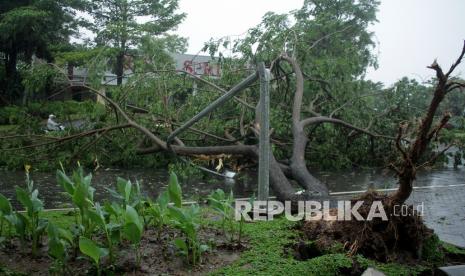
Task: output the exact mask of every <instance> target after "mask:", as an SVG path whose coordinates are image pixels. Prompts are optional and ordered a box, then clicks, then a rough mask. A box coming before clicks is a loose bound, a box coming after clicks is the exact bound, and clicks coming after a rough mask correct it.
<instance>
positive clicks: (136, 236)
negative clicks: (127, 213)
mask: <svg viewBox="0 0 465 276" xmlns="http://www.w3.org/2000/svg"><path fill="white" fill-rule="evenodd" d="M123 231H124V235H125V236H126V237H127V238H128V240H130V241H131V242H132V243H134V244H138V243H139V242H140V240H141V238H142V231H141V229H140V228H139V226H137V225H136V224H135V223H132V222H129V223H126V224H125V225H124V228H123Z"/></svg>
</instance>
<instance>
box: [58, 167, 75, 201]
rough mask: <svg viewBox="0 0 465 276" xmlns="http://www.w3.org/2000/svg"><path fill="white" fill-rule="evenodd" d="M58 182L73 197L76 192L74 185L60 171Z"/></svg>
mask: <svg viewBox="0 0 465 276" xmlns="http://www.w3.org/2000/svg"><path fill="white" fill-rule="evenodd" d="M57 182H58V184H59V185H60V186H61V187H62V188H63V189H64V190H65V191H66V192H67V193H68V194H69V195H70V196H73V194H74V190H75V188H74V183H73V181H71V179H69V177H68V176H67V175H66V174H65V173H64V172H62V171H60V170H57Z"/></svg>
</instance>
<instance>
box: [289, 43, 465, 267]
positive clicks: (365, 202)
mask: <svg viewBox="0 0 465 276" xmlns="http://www.w3.org/2000/svg"><path fill="white" fill-rule="evenodd" d="M464 53H465V42H464V47H463V49H462V52H461V54H460V56H459V57H458V59H457V60H456V61H455V63H454V64H453V65H452V66H451V68H450V69H449V70H448V71H447V72H446V73H444V71H443V70H442V68H441V67H440V66H439V65H438V64H437V62H436V61H434V62H433V64H432V65H430V66H428V68H430V69H432V70H434V71H435V72H436V78H437V80H436V85H435V88H434V92H433V93H434V94H433V97H432V99H431V101H430V103H429V106H428V109H427V111H426V113H425V114H424V116H423V117H422V118H421V120H420V122H419V124H418V126H417V128H416V129H415V128H413V132H412V133H409V129H411V128H409V127H408V123H407V122H403V123H401V124H400V126H399V128H398V133H397V138H396V142H395V145H396V149H397V150H398V152H399V155H400V158H399V160H398V161H396V162H393V163H391V164H390V167H391V168H392V169H393V170H394V171H395V173H396V175H397V179H398V183H399V187H398V189H397V190H396V191H395V192H394V193H392V194H390V195H387V194H382V193H378V192H376V191H367V192H366V193H365V194H363V195H361V196H359V197H357V198H354V199H352V201H351V203H352V205H351V206H355V205H356V204H357V202H359V201H361V202H362V204H361V205H360V206H359V208H358V213H359V214H360V216H361V218H363V219H360V218H357V217H356V216H355V215H353V214H352V213H351V214H350V215H349V216H350V219H349V220H344V221H321V220H320V221H310V222H306V223H305V224H303V227H302V231H303V233H304V235H305V239H308V240H312V241H316V244H317V246H318V247H319V248H320V250H324V249H328V248H330V247H331V246H333V245H334V244H335V243H341V244H343V247H344V249H346V250H347V251H348V252H349V253H350V254H352V255H355V254H357V253H361V254H363V255H364V256H367V257H372V258H375V259H377V260H380V261H390V260H400V261H404V262H409V261H411V260H412V259H421V260H424V261H427V262H428V263H429V264H431V263H433V262H434V261H435V260H434V258H435V256H437V254H438V252H437V251H438V250H440V249H439V248H438V247H439V243H438V239H437V238H436V237H435V236H434V235H433V231H432V230H431V229H429V228H428V227H426V225H425V224H424V223H423V220H422V217H421V214H419V213H418V210H415V208H414V207H413V206H411V205H408V204H406V200H407V199H408V198H409V197H410V195H411V193H412V189H413V183H414V180H415V177H416V173H417V171H418V170H419V169H420V168H421V167H423V166H425V165H427V164H431V163H434V161H435V160H436V159H437V158H438V156H439V155H441V154H443V153H444V152H445V151H446V150H447V149H448V148H449V147H450V146H447V147H445V149H444V150H443V151H441V152H439V153H437V154H436V155H434V156H433V157H431V158H427V159H426V160H425V156H424V154H425V152H426V151H427V148H428V146H429V145H430V143H431V141H432V140H433V139H436V138H437V137H438V135H439V132H440V131H441V129H443V128H444V127H445V126H446V124H447V122H448V121H449V119H450V118H451V115H450V113H449V112H445V114H443V116H442V118H441V119H439V120H437V121H436V122H435V116H436V113H437V111H438V107H439V105H440V104H441V102H442V101H443V100H444V98H445V96H446V95H447V94H448V93H449V92H451V91H453V90H455V89H460V90H462V89H463V88H465V83H462V82H457V81H456V80H455V79H454V78H453V77H451V74H452V73H453V72H454V69H455V68H456V67H457V66H458V65H459V64H460V63H461V61H462V59H463V56H464ZM405 140H407V141H409V142H408V143H404V141H405ZM374 202H380V203H381V207H382V208H383V210H384V213H385V214H386V218H387V219H384V220H383V219H381V218H375V219H373V220H366V219H367V217H368V215H369V213H370V211H371V207H372V206H373V203H374ZM400 209H403V210H406V211H407V212H406V213H404V214H399V213H398V212H396V210H400ZM331 212H332V214H333V215H335V213H336V210H335V209H333V210H331ZM296 249H297V250H298V251H299V252H300V253H304V254H305V252H306V251H308V248H307V247H306V246H302V244H300V245H299V246H297V248H296ZM436 261H437V260H436Z"/></svg>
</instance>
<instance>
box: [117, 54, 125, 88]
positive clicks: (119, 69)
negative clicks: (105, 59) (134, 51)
mask: <svg viewBox="0 0 465 276" xmlns="http://www.w3.org/2000/svg"><path fill="white" fill-rule="evenodd" d="M115 71H116V84H117V85H118V86H121V85H122V84H123V75H124V51H121V52H119V53H118V55H117V56H116V70H115Z"/></svg>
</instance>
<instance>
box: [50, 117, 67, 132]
mask: <svg viewBox="0 0 465 276" xmlns="http://www.w3.org/2000/svg"><path fill="white" fill-rule="evenodd" d="M55 118H56V117H55V115H53V114H50V115H49V116H48V120H47V130H48V131H61V130H65V127H64V126H63V125H61V124H59V123H57V122H55V120H54V119H55Z"/></svg>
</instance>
